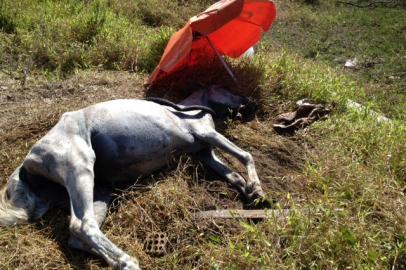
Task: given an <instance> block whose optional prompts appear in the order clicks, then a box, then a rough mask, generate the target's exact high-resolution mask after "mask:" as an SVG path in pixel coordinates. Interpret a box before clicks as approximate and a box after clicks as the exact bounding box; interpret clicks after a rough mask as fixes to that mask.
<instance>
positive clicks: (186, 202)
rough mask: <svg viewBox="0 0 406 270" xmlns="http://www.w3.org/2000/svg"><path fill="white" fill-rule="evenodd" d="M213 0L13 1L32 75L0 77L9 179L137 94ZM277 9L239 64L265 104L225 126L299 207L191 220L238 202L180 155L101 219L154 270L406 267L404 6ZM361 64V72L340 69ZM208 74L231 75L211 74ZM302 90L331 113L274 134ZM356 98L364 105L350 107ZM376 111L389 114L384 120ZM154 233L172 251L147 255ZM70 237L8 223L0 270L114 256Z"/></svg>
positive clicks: (0, 47) (4, 43) (13, 38)
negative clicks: (57, 134) (102, 108)
mask: <svg viewBox="0 0 406 270" xmlns="http://www.w3.org/2000/svg"><path fill="white" fill-rule="evenodd" d="M210 3H211V1H208V0H207V1H206V0H204V1H185V0H183V1H182V0H177V1H155V0H154V1H147V2H145V1H136V0H134V1H129V0H118V1H107V0H106V1H102V0H96V1H79V0H77V1H73V0H69V1H34V0H30V1H22V0H16V1H9V0H4V1H2V2H1V3H0V68H1V69H2V70H3V71H4V73H7V74H9V73H11V74H20V73H22V72H23V71H24V70H29V71H30V73H31V78H30V79H28V82H27V84H26V85H24V86H22V85H20V83H19V81H18V78H14V77H12V76H11V77H10V76H8V75H4V74H3V75H1V76H0V89H1V91H4V94H0V98H1V99H2V100H1V102H3V101H4V100H5V101H6V102H4V103H2V104H4V105H1V106H4V107H1V108H0V111H1V112H2V116H1V117H2V118H1V120H2V121H0V139H1V140H0V145H1V148H0V149H1V150H0V171H1V174H2V176H3V178H2V179H3V180H2V183H3V184H4V183H5V180H6V179H7V176H8V175H10V174H11V172H12V170H13V169H14V168H15V167H16V166H17V165H18V163H19V162H21V159H22V158H23V157H24V156H25V154H26V152H27V150H28V149H29V147H30V145H31V144H32V143H33V142H34V141H35V140H36V139H38V138H39V137H41V136H42V135H43V134H44V133H45V132H46V131H47V130H48V129H49V128H50V127H51V126H52V125H53V124H54V123H55V121H56V120H57V118H58V115H60V114H61V113H62V112H64V111H66V110H73V109H77V108H80V107H82V106H86V105H88V104H91V103H94V102H96V101H101V100H106V99H110V98H117V97H133V96H137V97H139V96H141V95H142V93H143V92H142V91H143V90H142V82H143V79H145V77H146V74H147V73H148V72H150V71H151V70H152V69H153V68H154V67H155V65H156V63H157V62H158V61H159V57H160V55H161V53H162V50H163V48H164V47H165V43H166V41H167V40H168V38H169V37H170V35H171V34H172V33H173V32H174V31H175V30H176V29H177V28H178V27H179V26H180V25H182V24H183V23H184V21H185V20H187V18H188V17H190V16H192V15H193V14H196V13H197V12H198V11H200V10H203V9H204V7H206V6H207V5H209V4H210ZM277 4H278V19H277V21H276V22H275V24H274V26H273V29H272V31H271V33H270V34H267V35H266V36H265V37H264V40H263V42H262V43H261V44H259V45H258V46H257V48H256V51H257V54H256V55H255V57H254V58H252V59H245V60H237V61H230V63H231V65H232V68H233V69H234V70H235V72H236V75H237V77H238V78H239V80H240V86H241V87H240V88H241V89H243V90H244V91H245V93H246V94H247V93H248V94H250V95H253V96H255V97H256V98H258V100H259V101H260V102H261V112H260V114H259V116H258V119H256V120H254V121H252V122H249V123H239V122H232V123H228V129H227V130H225V133H226V136H228V137H229V138H231V139H232V140H234V141H235V142H236V143H237V144H238V145H241V147H243V148H244V149H247V150H249V151H250V152H251V153H252V154H253V156H254V158H255V160H256V165H257V168H258V171H259V174H260V177H261V181H262V182H263V185H264V187H265V190H266V191H267V192H268V196H269V197H272V198H275V200H276V201H277V203H276V204H275V208H290V209H291V211H290V214H289V217H288V218H287V219H286V220H284V221H281V220H278V219H270V220H268V221H265V222H260V223H253V222H249V221H246V220H231V221H221V220H216V221H215V222H211V221H207V222H206V221H199V220H195V219H194V217H193V213H194V212H195V211H199V210H205V209H214V208H236V207H241V205H240V204H239V201H238V198H237V195H236V193H235V192H234V191H232V190H230V189H229V188H228V187H227V186H226V185H225V184H223V183H219V182H218V181H217V180H219V179H218V178H217V177H216V176H215V175H213V174H211V173H210V172H207V171H206V170H203V169H202V167H201V166H200V165H199V164H195V163H193V162H191V161H190V160H188V159H182V160H181V162H180V163H179V165H178V167H177V169H176V170H175V171H172V172H170V173H163V174H161V175H157V176H154V177H153V178H154V180H158V183H157V184H154V185H152V186H151V185H150V187H149V188H148V189H147V190H146V191H138V190H130V191H127V192H125V193H124V194H123V198H121V200H118V201H117V202H116V203H115V207H114V208H113V210H112V212H111V213H110V215H109V218H108V219H107V221H106V223H105V224H104V225H103V228H102V229H103V231H105V232H106V234H107V236H108V237H109V238H110V239H112V241H114V242H115V243H117V244H118V245H119V246H121V247H123V248H124V249H125V250H127V251H129V252H130V253H131V254H132V255H134V256H137V257H138V258H140V261H141V262H142V267H143V268H146V269H179V268H182V269H406V216H405V215H404V213H405V211H406V202H405V196H406V195H405V192H406V123H405V119H406V112H405V108H406V94H405V92H404V89H405V86H406V66H405V63H406V61H405V57H406V35H405V34H406V32H405V31H406V16H405V14H406V10H405V9H402V8H400V7H397V8H391V7H383V6H379V7H375V6H373V7H371V8H357V7H355V6H351V5H345V4H342V3H341V4H340V3H338V1H327V0H319V1H308V0H305V1H280V2H279V1H278V2H277ZM362 4H363V5H365V4H367V1H362ZM354 58H357V60H358V64H357V68H356V69H344V68H343V64H344V62H345V61H346V60H347V59H354ZM110 69H112V70H125V71H133V72H135V73H131V74H128V73H126V72H120V71H114V72H110V71H106V70H110ZM89 70H90V71H89ZM74 71H76V72H74ZM44 74H45V75H49V74H50V76H49V77H51V78H49V77H48V79H46V78H44V77H43V76H42V75H44ZM55 75H57V76H55ZM59 75H63V76H59ZM63 77H66V78H63ZM202 81H204V82H205V83H214V82H215V83H221V82H223V83H227V82H228V81H229V79H228V78H227V74H226V73H225V72H224V71H218V70H214V71H212V73H210V74H209V73H207V74H205V76H204V78H202ZM230 85H231V84H230ZM171 87H173V86H171ZM241 89H239V90H241ZM0 93H1V92H0ZM301 98H310V99H312V100H315V101H317V102H320V103H324V104H327V105H329V106H332V107H333V108H334V110H333V114H332V115H331V116H330V118H329V119H328V120H326V121H323V122H319V123H316V124H314V125H312V126H310V127H309V128H307V129H305V130H302V131H300V132H298V133H297V134H296V135H294V136H292V137H281V136H278V135H277V134H275V133H274V132H273V130H272V118H273V117H274V116H275V115H276V114H278V113H281V112H285V111H287V110H291V109H293V107H294V103H295V102H296V101H297V100H298V99H301ZM3 99H4V100H3ZM348 100H354V101H357V102H360V103H362V104H363V105H365V108H364V109H362V110H361V111H357V110H352V109H351V108H348V107H347V103H348ZM371 110H374V111H376V112H378V113H384V114H385V115H387V116H389V117H390V118H391V121H389V122H384V123H381V122H378V121H376V119H375V117H374V116H373V115H371V114H370V111H371ZM28 112H29V113H28ZM223 158H224V159H226V160H227V161H229V162H231V164H233V165H235V164H234V163H233V162H232V161H231V160H230V159H229V157H227V156H223ZM161 180H166V181H161ZM151 231H160V232H166V233H167V234H168V236H169V242H170V245H169V247H168V250H167V251H168V253H167V254H166V255H165V256H163V257H160V258H155V257H151V256H149V255H148V254H146V253H145V252H144V251H143V248H142V240H143V239H144V238H145V234H146V233H148V232H151ZM67 237H68V230H67V221H66V219H62V218H60V212H57V211H54V212H51V213H49V214H48V215H47V216H46V217H45V218H44V219H43V220H41V221H40V222H38V223H37V224H33V225H30V226H27V227H23V226H21V227H18V228H11V229H8V228H0V254H1V256H0V266H1V267H0V268H5V269H14V268H20V269H35V268H37V269H40V268H58V269H62V268H64V269H68V268H92V269H94V268H99V267H100V268H101V267H103V266H105V265H103V263H102V262H101V261H99V260H95V259H93V258H89V257H88V256H86V255H84V254H81V253H72V252H71V251H69V250H68V249H67V247H66V246H67Z"/></svg>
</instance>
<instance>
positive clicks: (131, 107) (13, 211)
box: [0, 88, 264, 269]
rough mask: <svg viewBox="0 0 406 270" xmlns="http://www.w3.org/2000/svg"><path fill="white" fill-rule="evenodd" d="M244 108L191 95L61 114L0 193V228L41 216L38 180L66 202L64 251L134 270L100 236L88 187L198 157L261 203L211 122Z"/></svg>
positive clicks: (97, 200)
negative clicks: (228, 160) (230, 162)
mask: <svg viewBox="0 0 406 270" xmlns="http://www.w3.org/2000/svg"><path fill="white" fill-rule="evenodd" d="M245 102H246V98H243V97H239V96H235V95H232V94H231V93H229V92H228V91H226V90H224V89H221V88H216V89H214V88H211V89H206V90H200V91H196V92H195V93H194V94H192V95H191V96H189V97H188V98H186V99H185V100H183V101H182V102H181V103H179V104H172V103H170V102H165V101H160V100H158V101H157V100H155V102H153V101H148V100H137V99H121V100H113V101H107V102H103V103H99V104H95V105H92V106H90V107H87V108H84V109H81V110H78V111H73V112H68V113H64V114H63V115H62V117H61V119H60V120H59V122H58V123H57V124H56V125H55V126H54V127H53V128H52V129H51V130H50V131H49V132H48V133H47V134H46V135H45V136H44V137H43V138H42V139H40V140H39V141H38V142H37V143H36V144H35V145H34V146H33V147H32V149H31V150H30V152H29V153H28V155H27V156H26V158H25V159H24V161H23V163H22V164H21V165H20V166H19V167H18V168H17V169H16V170H15V171H14V173H13V174H12V175H11V176H10V178H9V180H8V183H7V186H6V187H5V188H4V189H3V190H2V191H1V193H0V224H2V225H9V226H11V225H15V224H19V223H25V222H28V221H30V220H34V219H37V218H39V217H41V216H42V215H43V214H44V213H45V212H46V211H47V209H48V204H47V203H44V201H43V200H42V199H41V198H40V196H38V194H37V193H36V192H34V191H33V189H32V186H35V181H36V180H35V179H38V178H36V177H41V178H46V179H48V180H50V181H51V182H52V183H57V184H58V186H61V187H64V188H65V189H66V191H67V193H68V195H69V201H70V211H71V219H70V226H69V230H70V233H71V237H70V239H69V246H70V247H72V248H75V249H80V250H85V251H90V252H92V253H94V254H96V255H98V256H100V257H102V258H103V259H105V260H106V261H107V263H108V264H109V265H110V266H112V267H113V268H117V269H139V265H138V261H137V260H136V259H135V258H133V257H130V256H129V255H127V254H126V253H125V252H124V251H122V250H121V249H120V248H118V247H117V246H116V245H115V244H113V243H112V242H111V241H110V240H109V239H107V237H106V236H105V235H104V234H103V233H102V232H101V230H100V225H101V223H102V222H103V220H104V218H105V217H106V212H107V207H108V202H109V200H108V199H106V196H102V195H100V194H98V193H97V192H95V179H97V180H96V182H99V181H100V182H104V183H111V184H113V183H118V182H125V181H129V180H134V179H137V178H138V177H140V176H142V175H148V174H151V173H152V172H154V171H157V170H158V169H160V168H162V167H163V166H165V165H166V164H167V163H168V161H169V160H171V159H173V156H179V155H181V154H185V153H186V154H187V153H190V154H191V153H198V154H197V155H196V156H197V157H198V158H199V160H201V161H202V162H203V163H204V164H206V165H207V166H209V167H210V168H212V169H213V170H214V171H215V172H217V173H218V174H219V175H221V176H222V177H223V178H224V179H225V180H226V181H227V182H228V183H230V184H231V185H232V186H234V187H235V188H236V189H238V190H239V192H240V193H241V194H243V195H244V196H245V197H246V198H247V199H248V200H249V201H252V200H254V199H256V198H262V197H263V195H264V192H263V190H262V188H261V184H260V181H259V179H258V175H257V172H256V170H255V165H254V160H253V158H252V156H251V154H249V153H248V152H246V151H243V150H242V149H240V148H239V147H237V146H236V145H235V144H233V143H232V142H230V141H229V140H228V139H226V138H225V137H224V136H223V135H221V134H220V133H218V132H217V131H216V130H215V127H214V121H213V117H212V114H213V113H214V111H216V112H219V108H220V107H221V106H222V107H224V106H227V107H229V108H234V109H235V108H238V107H239V106H241V104H243V103H245ZM158 103H161V104H158ZM219 105H221V106H219ZM215 147H216V148H219V149H221V150H223V151H224V152H227V153H229V154H231V155H232V156H234V157H236V158H237V159H238V160H239V161H241V162H242V163H243V164H244V165H245V166H246V169H247V171H248V178H247V179H244V178H243V177H242V176H241V175H239V174H238V173H236V172H234V171H232V170H231V169H229V168H228V167H227V166H226V165H225V164H224V163H223V162H222V161H221V160H220V159H218V158H217V157H216V155H215V153H214V152H213V149H214V148H215ZM107 197H108V196H107Z"/></svg>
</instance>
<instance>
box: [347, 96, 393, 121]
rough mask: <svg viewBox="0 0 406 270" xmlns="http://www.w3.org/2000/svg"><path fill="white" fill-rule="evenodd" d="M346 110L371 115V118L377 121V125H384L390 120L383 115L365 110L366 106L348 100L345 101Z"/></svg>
mask: <svg viewBox="0 0 406 270" xmlns="http://www.w3.org/2000/svg"><path fill="white" fill-rule="evenodd" d="M346 105H347V108H350V109H353V110H356V111H358V112H368V113H369V115H371V116H372V117H374V118H375V119H376V121H378V123H384V122H390V119H389V118H388V117H386V116H385V115H383V114H381V113H378V112H376V111H374V110H371V109H369V108H367V107H366V106H364V105H362V104H359V103H358V102H355V101H353V100H351V99H349V100H348V101H347V104H346Z"/></svg>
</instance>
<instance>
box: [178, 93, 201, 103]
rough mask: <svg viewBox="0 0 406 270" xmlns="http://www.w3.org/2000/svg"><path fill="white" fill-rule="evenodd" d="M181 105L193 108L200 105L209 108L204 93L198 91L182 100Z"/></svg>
mask: <svg viewBox="0 0 406 270" xmlns="http://www.w3.org/2000/svg"><path fill="white" fill-rule="evenodd" d="M179 105H184V106H192V105H200V106H207V104H206V100H205V98H204V92H203V91H197V92H194V93H193V94H191V95H190V96H188V97H187V98H185V99H184V100H182V101H181V102H180V103H179Z"/></svg>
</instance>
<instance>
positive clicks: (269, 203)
mask: <svg viewBox="0 0 406 270" xmlns="http://www.w3.org/2000/svg"><path fill="white" fill-rule="evenodd" d="M275 203H276V200H274V199H269V198H267V197H265V196H257V197H255V198H252V199H251V200H249V202H248V203H246V204H244V209H271V208H273V206H274V205H275Z"/></svg>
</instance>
